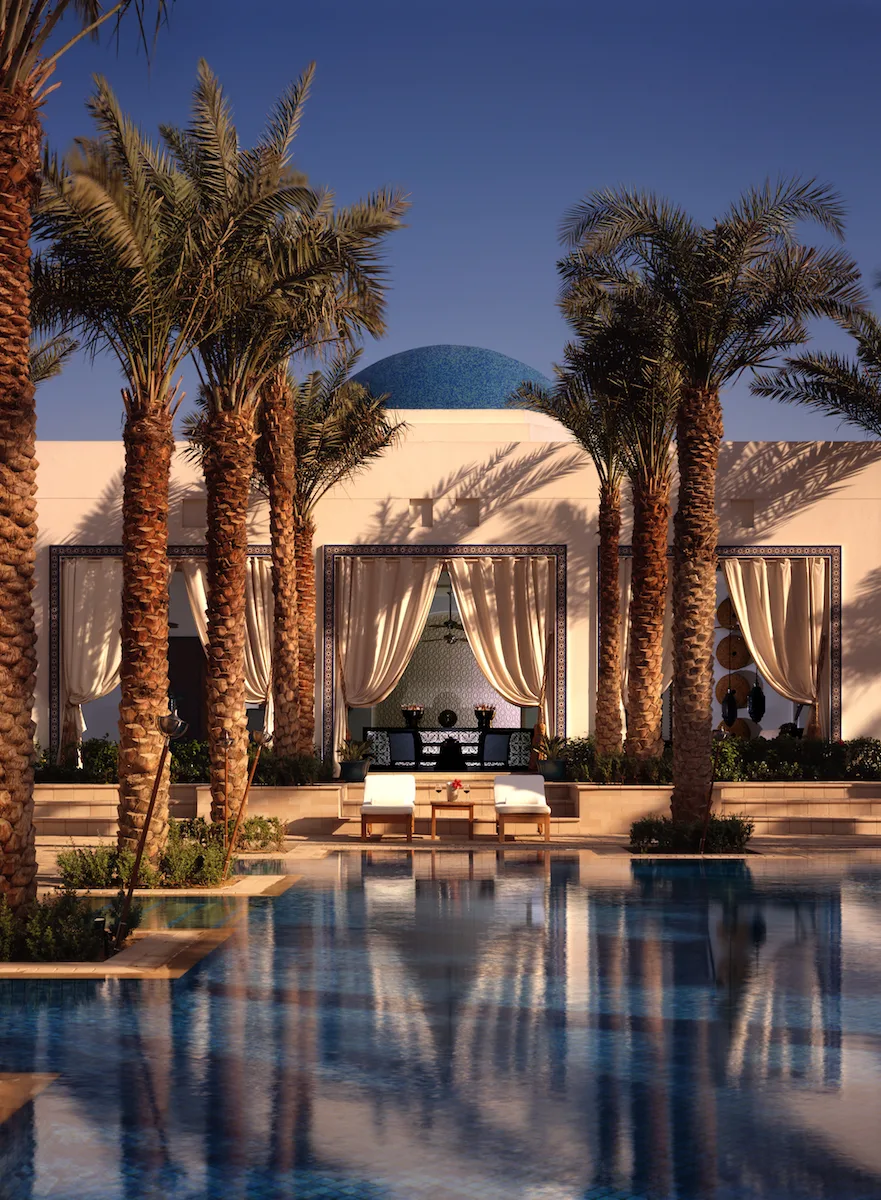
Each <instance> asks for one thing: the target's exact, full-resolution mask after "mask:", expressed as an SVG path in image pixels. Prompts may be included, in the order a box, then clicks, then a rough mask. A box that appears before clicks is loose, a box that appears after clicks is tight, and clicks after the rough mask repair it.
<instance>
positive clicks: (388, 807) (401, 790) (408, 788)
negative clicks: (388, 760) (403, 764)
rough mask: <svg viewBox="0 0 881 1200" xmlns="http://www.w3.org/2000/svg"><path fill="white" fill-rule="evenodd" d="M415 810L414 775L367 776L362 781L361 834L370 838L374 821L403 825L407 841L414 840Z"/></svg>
mask: <svg viewBox="0 0 881 1200" xmlns="http://www.w3.org/2000/svg"><path fill="white" fill-rule="evenodd" d="M415 810H416V776H415V775H368V776H367V778H366V779H365V780H364V803H363V804H362V805H361V837H362V838H367V837H370V832H371V825H372V823H373V822H376V823H377V824H381V825H394V824H397V825H403V826H404V829H405V831H406V834H407V841H408V842H411V841H412V840H413V814H414V812H415Z"/></svg>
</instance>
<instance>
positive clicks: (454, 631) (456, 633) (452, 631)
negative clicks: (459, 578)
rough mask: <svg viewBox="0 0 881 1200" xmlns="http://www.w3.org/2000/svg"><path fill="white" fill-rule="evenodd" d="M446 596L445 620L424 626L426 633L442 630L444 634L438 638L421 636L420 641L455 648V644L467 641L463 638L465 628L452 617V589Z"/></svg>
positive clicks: (430, 622)
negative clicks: (447, 609)
mask: <svg viewBox="0 0 881 1200" xmlns="http://www.w3.org/2000/svg"><path fill="white" fill-rule="evenodd" d="M447 596H448V599H449V611H448V614H447V619H446V620H445V621H429V622H428V623H427V624H426V626H425V628H426V631H427V630H429V629H434V630H437V631H438V632H439V631H440V630H441V629H442V630H443V631H444V632H443V633H441V634H440V636H439V637H425V636H423V638H422V640H423V641H424V642H446V644H447V645H448V646H455V645H456V643H457V642H467V641H468V639H467V638H466V637H465V626H464V625H463V624H462V622H461V621H457V620H456V619H455V617H454V616H453V590H452V588H451V589H450V590H449V592H448V593H447ZM460 635H461V636H460Z"/></svg>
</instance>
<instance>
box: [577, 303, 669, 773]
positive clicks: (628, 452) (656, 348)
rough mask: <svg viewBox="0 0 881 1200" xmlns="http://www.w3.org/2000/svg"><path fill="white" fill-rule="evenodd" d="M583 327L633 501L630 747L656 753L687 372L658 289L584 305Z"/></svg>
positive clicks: (585, 363) (580, 353)
mask: <svg viewBox="0 0 881 1200" xmlns="http://www.w3.org/2000/svg"><path fill="white" fill-rule="evenodd" d="M574 324H575V325H576V327H577V328H578V329H579V331H580V332H581V334H582V340H581V342H579V343H578V344H577V345H575V346H573V347H572V348H571V350H570V356H569V360H570V363H571V365H572V366H573V367H574V368H575V369H576V370H578V371H580V372H582V373H588V374H590V373H591V372H593V373H596V371H597V369H599V370H600V371H601V372H602V378H603V379H604V381H605V387H606V390H607V392H608V394H609V396H610V397H611V398H613V400H614V403H615V405H616V408H617V413H618V427H619V431H620V439H621V457H622V460H623V463H624V468H625V470H626V473H627V477H628V480H629V483H630V491H631V498H632V505H633V533H632V538H631V541H632V551H633V557H632V574H631V590H630V609H629V616H630V644H629V651H628V662H627V695H626V697H625V705H624V707H625V710H626V716H627V720H626V735H625V738H624V752H625V754H627V755H628V756H630V757H633V758H637V759H646V758H653V757H657V756H658V755H660V754H661V752H662V750H663V745H664V744H663V739H662V736H661V718H662V708H663V698H662V688H663V660H664V621H665V618H666V609H667V590H668V584H669V579H668V560H667V539H668V530H669V524H670V486H671V482H672V466H673V463H672V442H673V430H674V426H675V420H676V402H677V399H678V374H677V371H676V368H675V365H674V364H673V363H672V362H671V361H670V356H669V347H668V346H666V345H665V343H664V340H663V334H664V324H663V322H662V321H661V320H659V314H658V313H657V312H656V311H655V308H654V305H653V302H652V297H651V295H650V294H643V295H634V296H633V297H628V298H626V299H625V298H621V297H619V298H617V299H616V300H615V301H614V302H611V303H610V302H609V301H608V300H607V301H606V303H605V304H604V305H603V306H601V309H600V311H598V312H588V311H584V310H582V311H581V312H580V313H579V314H578V316H577V318H576V319H575V320H574Z"/></svg>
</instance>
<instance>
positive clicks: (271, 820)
mask: <svg viewBox="0 0 881 1200" xmlns="http://www.w3.org/2000/svg"><path fill="white" fill-rule="evenodd" d="M284 839H285V826H284V821H282V820H280V819H279V818H278V817H245V819H244V821H242V825H241V828H240V829H239V840H238V847H237V848H238V849H241V850H270V849H272V850H280V849H282V848H283V846H284Z"/></svg>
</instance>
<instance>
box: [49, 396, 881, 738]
mask: <svg viewBox="0 0 881 1200" xmlns="http://www.w3.org/2000/svg"><path fill="white" fill-rule="evenodd" d="M401 415H402V416H403V418H404V419H405V420H406V422H407V424H408V429H407V432H406V435H405V436H404V438H403V439H402V441H401V443H400V444H399V445H398V446H397V447H396V448H395V449H394V450H393V451H392V452H390V453H389V454H388V455H386V456H385V457H384V458H383V459H381V460H379V461H378V462H376V463H375V464H373V465H372V466H371V467H370V468H369V469H368V470H365V471H364V472H363V473H361V474H360V475H358V476H357V477H356V478H355V479H353V480H351V481H350V482H349V483H348V484H347V485H346V486H344V487H341V488H338V489H336V490H335V491H334V492H333V493H331V494H330V495H328V496H327V497H326V498H325V499H324V500H323V501H322V502H321V504H320V505H319V508H318V512H317V536H316V549H317V551H318V553H319V565H320V550H321V547H322V546H323V545H325V544H331V543H367V544H392V545H396V544H402V543H408V544H429V543H435V544H448V543H449V544H462V545H474V544H503V543H517V544H548V543H564V544H565V545H566V546H567V551H568V555H567V557H568V582H569V588H568V611H569V624H568V662H567V710H568V732H569V733H570V734H577V733H583V732H585V731H586V730H587V729H588V728H589V727H590V724H591V721H592V699H591V695H592V691H593V679H594V671H595V657H596V656H595V644H596V606H595V604H594V603H593V601H592V597H593V596H594V595H595V592H596V542H597V534H596V520H597V480H596V474H595V472H594V470H593V468H592V467H591V466H590V465H589V464H588V463H587V462H586V460H585V457H584V455H583V454H582V452H581V451H580V450H579V448H578V447H577V446H576V445H574V444H573V443H572V442H571V440H570V439H569V438H568V436H567V435H565V434H564V433H563V432H562V431H561V430H560V429H559V427H558V426H556V425H555V424H554V423H553V422H551V421H549V420H547V419H545V418H542V417H540V416H536V415H533V414H528V413H524V412H518V411H508V410H500V411H461V410H450V411H443V412H438V411H431V412H407V413H403V414H401ZM38 458H39V462H40V468H39V473H38V487H39V494H38V506H39V521H40V541H39V559H38V568H37V587H36V595H35V602H36V610H37V625H38V632H39V636H40V645H39V655H40V670H39V677H38V691H37V714H36V715H37V718H38V722H39V737H40V739H41V741H43V742H45V741H46V738H47V713H48V644H47V637H46V634H47V626H48V621H47V614H48V580H49V563H48V547H49V546H50V545H53V544H57V543H89V544H114V543H118V542H119V540H120V536H121V529H120V497H121V480H122V467H123V450H122V445H121V442H66V443H65V442H43V443H41V444H40V446H39V449H38ZM203 495H204V491H203V487H202V482H201V479H200V476H199V473H198V470H197V468H195V467H194V466H193V465H192V464H190V463H188V462H187V461H186V459H185V457H184V456H183V454H182V453H181V452H180V450H179V452H178V454H177V455H176V456H175V462H174V471H173V481H172V492H171V519H170V535H169V539H170V542H171V543H172V544H174V545H185V544H199V543H201V542H202V541H203V539H204V525H203V524H201V523H200V522H201V517H200V512H199V498H200V497H202V496H203ZM415 500H421V501H425V500H430V501H431V502H432V510H433V520H432V524H431V525H430V526H425V525H424V524H423V519H424V518H423V513H424V507H419V506H416V507H414V506H413V505H412V501H415ZM462 500H471V501H477V502H478V505H479V523H478V524H476V525H472V524H470V523H469V519H473V517H474V509H475V506H474V505H473V504H472V505H464V506H463V505H461V504H460V503H459V502H460V501H462ZM744 502H751V503H744ZM750 510H752V512H751V511H750ZM719 514H720V523H721V529H720V543H721V544H723V545H750V544H767V545H795V546H811V545H840V546H841V547H842V563H843V571H842V574H843V580H842V582H843V588H842V592H843V613H842V616H843V681H842V691H843V732H844V735H845V736H846V737H853V736H857V735H859V734H869V733H872V734H877V733H879V732H881V692H879V689H878V687H877V682H876V681H877V678H878V676H879V674H881V637H879V624H881V620H879V619H881V445H879V444H878V443H867V442H826V443H728V444H726V445H725V446H724V447H723V452H722V459H721V466H720V472H719ZM751 516H752V519H753V522H754V524H753V526H752V527H750V526H749V525H748V522H749V520H750V517H751ZM185 521H186V523H185ZM249 522H250V539H251V540H252V541H255V542H264V541H268V522H267V514H266V510H265V505H264V504H263V503H262V502H261V501H259V500H256V501H255V503H254V506H253V508H252V511H251V513H250V515H249ZM628 537H629V533H628V532H627V530H626V528H625V531H624V538H625V540H626V539H627V538H628ZM319 587H320V579H319ZM318 704H319V707H320V704H321V697H320V695H319V697H318Z"/></svg>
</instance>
